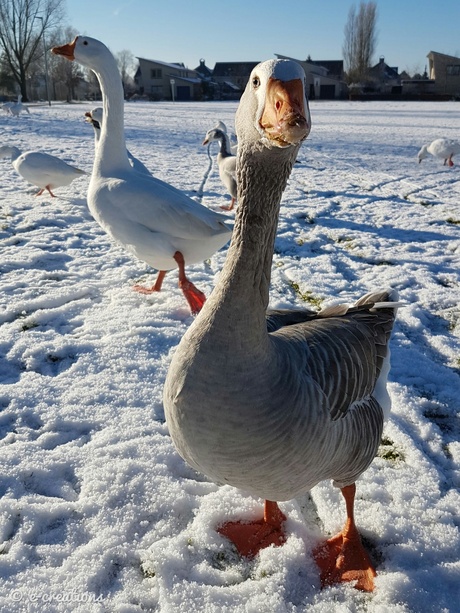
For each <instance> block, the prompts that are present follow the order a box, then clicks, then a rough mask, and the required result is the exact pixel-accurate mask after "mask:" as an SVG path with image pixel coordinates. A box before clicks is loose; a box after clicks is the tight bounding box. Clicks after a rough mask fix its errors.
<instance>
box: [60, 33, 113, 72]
mask: <svg viewBox="0 0 460 613" xmlns="http://www.w3.org/2000/svg"><path fill="white" fill-rule="evenodd" d="M51 51H52V52H53V53H54V54H55V55H62V56H63V57H65V58H66V59H68V60H71V61H73V60H75V61H77V62H78V63H79V64H83V66H86V67H87V68H90V69H91V70H93V71H95V72H97V70H98V69H99V68H100V66H102V65H104V63H106V62H110V63H111V62H113V56H112V54H111V53H110V51H109V49H108V48H107V47H106V46H105V45H104V43H101V41H99V40H97V39H95V38H91V37H90V36H76V37H75V38H74V40H73V41H72V42H71V43H67V44H66V45H61V46H60V47H53V48H52V49H51Z"/></svg>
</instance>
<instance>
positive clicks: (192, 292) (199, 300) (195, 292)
mask: <svg viewBox="0 0 460 613" xmlns="http://www.w3.org/2000/svg"><path fill="white" fill-rule="evenodd" d="M179 287H180V288H181V290H182V292H183V293H184V296H185V299H186V300H187V302H188V304H189V307H190V312H191V313H192V315H198V313H199V312H200V311H201V309H202V308H203V304H204V303H205V302H206V296H205V295H204V294H203V292H202V291H200V290H199V289H198V288H197V287H195V285H193V283H192V282H191V281H189V280H188V279H186V280H185V281H180V282H179Z"/></svg>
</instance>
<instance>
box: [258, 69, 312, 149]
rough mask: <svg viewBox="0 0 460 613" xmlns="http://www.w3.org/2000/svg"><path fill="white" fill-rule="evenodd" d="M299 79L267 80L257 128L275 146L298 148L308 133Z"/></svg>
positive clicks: (303, 98)
mask: <svg viewBox="0 0 460 613" xmlns="http://www.w3.org/2000/svg"><path fill="white" fill-rule="evenodd" d="M307 117H309V113H308V109H307V108H306V102H305V96H304V90H303V83H302V81H301V79H292V80H291V81H280V80H279V79H273V78H270V80H269V82H268V85H267V96H266V101H265V107H264V111H263V113H262V117H261V119H260V126H261V128H262V129H263V131H264V132H265V135H266V136H267V138H268V139H269V140H271V141H273V143H274V144H275V145H277V146H278V147H288V146H289V145H298V144H299V143H300V142H302V141H303V140H304V139H305V138H307V136H308V134H309V133H310V125H309V123H308V120H307Z"/></svg>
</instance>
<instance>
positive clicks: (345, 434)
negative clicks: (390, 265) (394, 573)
mask: <svg viewBox="0 0 460 613" xmlns="http://www.w3.org/2000/svg"><path fill="white" fill-rule="evenodd" d="M304 79H305V75H304V71H303V69H302V68H301V67H300V66H299V65H298V64H297V63H296V62H293V61H290V60H269V61H267V62H263V63H262V64H259V65H258V66H256V68H255V69H254V70H253V72H252V74H251V76H250V78H249V82H248V84H247V86H246V89H245V91H244V93H243V96H242V98H241V100H240V104H239V107H238V110H237V114H236V127H237V136H238V185H239V193H238V203H239V204H238V208H237V211H236V215H235V227H234V230H233V238H232V242H231V245H230V248H229V251H228V255H227V259H226V261H225V264H224V267H223V269H222V271H221V273H220V275H219V278H218V281H217V284H216V286H215V288H214V291H213V293H212V294H211V296H210V297H209V299H208V301H207V302H206V304H205V305H204V307H203V309H202V310H201V312H200V314H199V315H198V317H197V318H196V319H195V321H194V322H193V324H192V325H191V326H190V328H189V329H188V330H187V332H186V333H185V335H184V337H183V338H182V340H181V342H180V343H179V345H178V347H177V349H176V351H175V353H174V355H173V357H172V361H171V364H170V368H169V371H168V374H167V377H166V381H165V387H164V395H163V400H164V407H165V414H166V420H167V424H168V429H169V432H170V434H171V437H172V439H173V442H174V444H175V446H176V448H177V450H178V451H179V453H180V454H181V456H182V457H183V458H184V459H185V460H186V461H187V462H188V463H189V464H190V465H191V466H192V467H194V468H195V469H196V470H198V471H200V472H201V473H204V474H205V475H207V476H208V477H209V478H210V479H212V480H213V481H214V482H216V483H219V484H229V485H232V486H234V487H237V488H240V489H242V490H245V491H246V492H248V493H250V494H251V495H253V496H257V497H260V498H263V499H265V511H264V517H263V518H262V519H260V520H258V521H252V522H251V521H248V522H247V521H246V520H244V519H243V521H242V522H238V521H228V522H225V523H223V524H221V525H220V526H218V532H219V533H220V534H221V535H223V536H225V537H226V538H228V539H230V540H231V541H232V542H233V543H234V545H235V546H236V548H237V550H238V551H239V552H240V554H242V555H244V556H248V557H252V556H254V555H256V554H257V553H258V552H259V550H260V549H262V548H263V547H266V546H268V545H275V546H279V545H282V544H283V542H284V541H285V539H286V529H285V526H284V522H285V519H286V517H285V515H284V514H283V512H282V510H281V509H280V508H279V506H278V504H277V501H283V500H284V501H285V500H289V499H292V498H295V497H296V496H299V495H300V494H302V493H305V492H306V491H307V490H309V489H311V488H312V487H313V486H314V485H316V484H317V483H318V482H320V481H322V480H324V479H333V481H334V484H335V485H336V486H337V487H339V488H340V489H341V492H342V494H343V497H344V498H345V502H346V510H347V521H346V523H345V526H344V528H343V530H342V531H341V532H340V533H339V534H338V535H337V536H336V537H333V538H332V539H330V540H329V541H327V542H325V543H322V544H321V545H320V546H318V547H317V548H315V550H314V558H315V560H316V562H317V564H318V566H319V568H320V576H321V581H322V584H323V585H329V584H331V583H335V582H342V581H356V586H355V587H357V588H359V589H361V590H365V591H371V590H372V589H373V587H374V576H375V570H374V568H373V566H372V564H371V561H370V559H369V556H368V554H367V553H366V551H365V549H364V547H363V545H362V543H361V540H360V536H359V533H358V530H357V527H356V525H355V521H354V497H355V490H356V486H355V482H356V480H357V479H358V477H359V476H360V475H361V474H362V473H363V471H365V470H366V468H367V467H368V466H369V465H370V463H371V462H372V460H373V458H374V456H375V454H376V451H377V448H378V445H379V443H380V439H381V434H382V428H383V423H384V416H385V415H388V412H389V409H390V398H389V395H388V393H387V391H386V386H385V384H386V379H387V375H388V370H389V351H388V342H389V338H390V333H391V330H392V326H393V322H394V318H395V311H396V307H397V306H399V305H398V303H397V302H396V300H397V295H396V292H395V291H393V290H388V291H387V290H384V291H378V292H375V293H372V294H367V295H365V296H363V297H362V298H360V299H359V300H358V301H357V302H356V303H355V304H354V305H353V306H348V305H337V306H332V307H328V308H325V309H323V310H322V311H319V312H313V311H302V310H285V311H284V310H280V311H276V312H268V313H267V312H266V309H267V305H268V301H269V283H270V273H271V266H272V256H273V249H274V241H275V235H276V228H277V223H278V215H279V207H280V201H281V196H282V193H283V191H284V189H285V186H286V183H287V180H288V178H289V175H290V173H291V170H292V167H293V164H294V162H295V159H296V155H297V152H298V150H299V147H300V144H301V142H302V141H303V140H304V139H305V138H306V137H307V135H308V134H309V131H310V114H309V109H308V101H307V99H306V95H305V90H304Z"/></svg>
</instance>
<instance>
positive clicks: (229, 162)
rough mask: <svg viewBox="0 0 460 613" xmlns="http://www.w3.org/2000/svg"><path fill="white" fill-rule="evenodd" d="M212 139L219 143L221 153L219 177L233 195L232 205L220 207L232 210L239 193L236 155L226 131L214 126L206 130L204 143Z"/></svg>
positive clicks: (218, 163) (218, 156) (219, 154)
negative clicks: (233, 152) (232, 151)
mask: <svg viewBox="0 0 460 613" xmlns="http://www.w3.org/2000/svg"><path fill="white" fill-rule="evenodd" d="M212 141H217V142H218V143H219V153H218V154H217V165H218V167H219V177H220V179H221V181H222V183H223V184H224V186H225V187H226V189H227V192H228V193H229V194H230V196H231V202H230V206H225V205H222V206H221V207H220V208H221V209H224V210H226V211H231V210H232V209H233V206H234V205H235V201H236V198H237V194H238V189H237V184H236V156H235V155H233V154H232V153H231V151H230V140H229V138H228V135H227V133H226V132H224V131H223V130H221V129H220V128H212V129H211V130H208V131H207V132H206V136H205V137H204V141H203V145H207V144H209V143H211V142H212Z"/></svg>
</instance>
